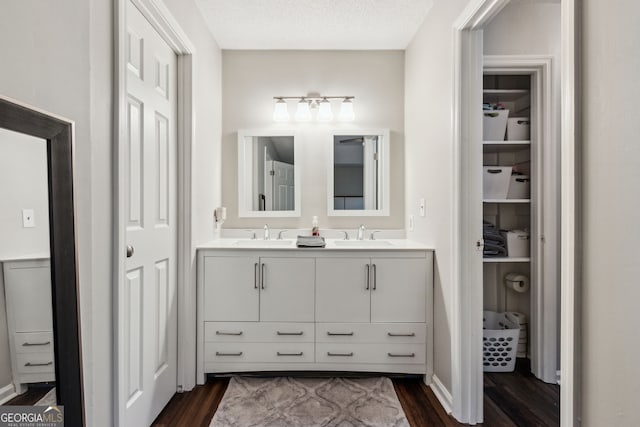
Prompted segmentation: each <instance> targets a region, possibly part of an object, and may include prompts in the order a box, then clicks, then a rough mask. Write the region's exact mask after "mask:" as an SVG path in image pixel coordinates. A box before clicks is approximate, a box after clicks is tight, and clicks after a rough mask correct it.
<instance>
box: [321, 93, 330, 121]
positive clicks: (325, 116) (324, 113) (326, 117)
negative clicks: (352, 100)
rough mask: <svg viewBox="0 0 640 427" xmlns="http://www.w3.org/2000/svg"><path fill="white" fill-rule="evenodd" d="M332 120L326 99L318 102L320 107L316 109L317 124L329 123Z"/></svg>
mask: <svg viewBox="0 0 640 427" xmlns="http://www.w3.org/2000/svg"><path fill="white" fill-rule="evenodd" d="M331 120H333V112H332V111H331V103H330V102H329V100H328V99H327V98H324V99H323V100H322V101H320V106H319V108H318V121H319V122H330V121H331Z"/></svg>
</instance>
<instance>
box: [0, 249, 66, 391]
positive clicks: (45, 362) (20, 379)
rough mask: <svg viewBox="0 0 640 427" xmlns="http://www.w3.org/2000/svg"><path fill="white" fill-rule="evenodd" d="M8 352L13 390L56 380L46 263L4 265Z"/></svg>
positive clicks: (48, 270)
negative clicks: (30, 384)
mask: <svg viewBox="0 0 640 427" xmlns="http://www.w3.org/2000/svg"><path fill="white" fill-rule="evenodd" d="M3 271H4V289H5V300H6V308H7V326H8V332H9V349H10V354H11V366H12V374H13V382H14V387H15V389H16V392H17V393H19V394H20V393H22V392H24V391H26V384H28V383H36V382H46V381H55V367H54V354H53V317H52V300H51V269H50V264H49V260H46V259H41V260H19V261H7V262H4V263H3Z"/></svg>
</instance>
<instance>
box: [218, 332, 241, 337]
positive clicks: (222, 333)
mask: <svg viewBox="0 0 640 427" xmlns="http://www.w3.org/2000/svg"><path fill="white" fill-rule="evenodd" d="M216 335H236V336H238V335H242V331H238V332H224V331H216Z"/></svg>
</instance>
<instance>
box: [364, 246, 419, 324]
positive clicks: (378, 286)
mask: <svg viewBox="0 0 640 427" xmlns="http://www.w3.org/2000/svg"><path fill="white" fill-rule="evenodd" d="M371 262H372V273H373V276H372V279H373V280H372V285H371V321H372V322H424V321H426V304H427V301H426V298H427V288H426V286H427V263H426V260H425V259H424V258H373V259H372V260H371ZM374 288H375V289H374Z"/></svg>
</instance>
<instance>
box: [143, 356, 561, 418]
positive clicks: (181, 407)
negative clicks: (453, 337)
mask: <svg viewBox="0 0 640 427" xmlns="http://www.w3.org/2000/svg"><path fill="white" fill-rule="evenodd" d="M392 380H393V385H394V387H395V390H396V394H397V395H398V399H399V400H400V403H401V404H402V408H403V409H404V411H405V414H406V415H407V420H408V421H409V424H411V426H412V427H425V426H445V427H448V426H461V425H464V424H460V423H458V422H457V421H456V420H455V419H453V417H451V416H449V415H448V414H447V413H446V412H445V410H444V409H443V408H442V406H441V405H440V403H439V402H438V399H437V398H436V396H435V395H434V394H433V391H432V390H431V388H429V387H427V386H426V385H425V384H424V383H423V382H422V381H421V380H420V379H418V378H392ZM228 384H229V379H228V378H215V379H209V381H208V382H207V384H205V385H202V386H197V387H196V388H195V389H193V391H190V392H188V393H181V394H176V395H175V396H174V397H173V399H171V401H170V402H169V404H168V405H167V406H166V407H165V408H164V410H163V411H162V413H161V414H160V415H159V416H158V418H157V419H156V420H155V422H154V423H153V426H154V427H181V426H189V427H208V426H209V423H210V422H211V418H212V417H213V414H214V413H215V411H216V410H217V408H218V405H219V404H220V400H222V396H223V395H224V392H225V390H226V389H227V385H228ZM484 391H485V394H484V419H485V422H484V424H482V425H484V426H489V427H494V426H496V427H515V426H517V427H527V426H559V425H560V407H559V403H558V402H559V401H560V387H558V386H557V385H551V384H545V383H543V382H542V381H539V380H538V379H536V378H535V377H533V375H531V373H530V371H529V365H528V362H527V361H526V359H523V360H519V361H518V364H517V368H516V371H515V372H513V373H487V374H485V376H484ZM239 427H240V426H239Z"/></svg>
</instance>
